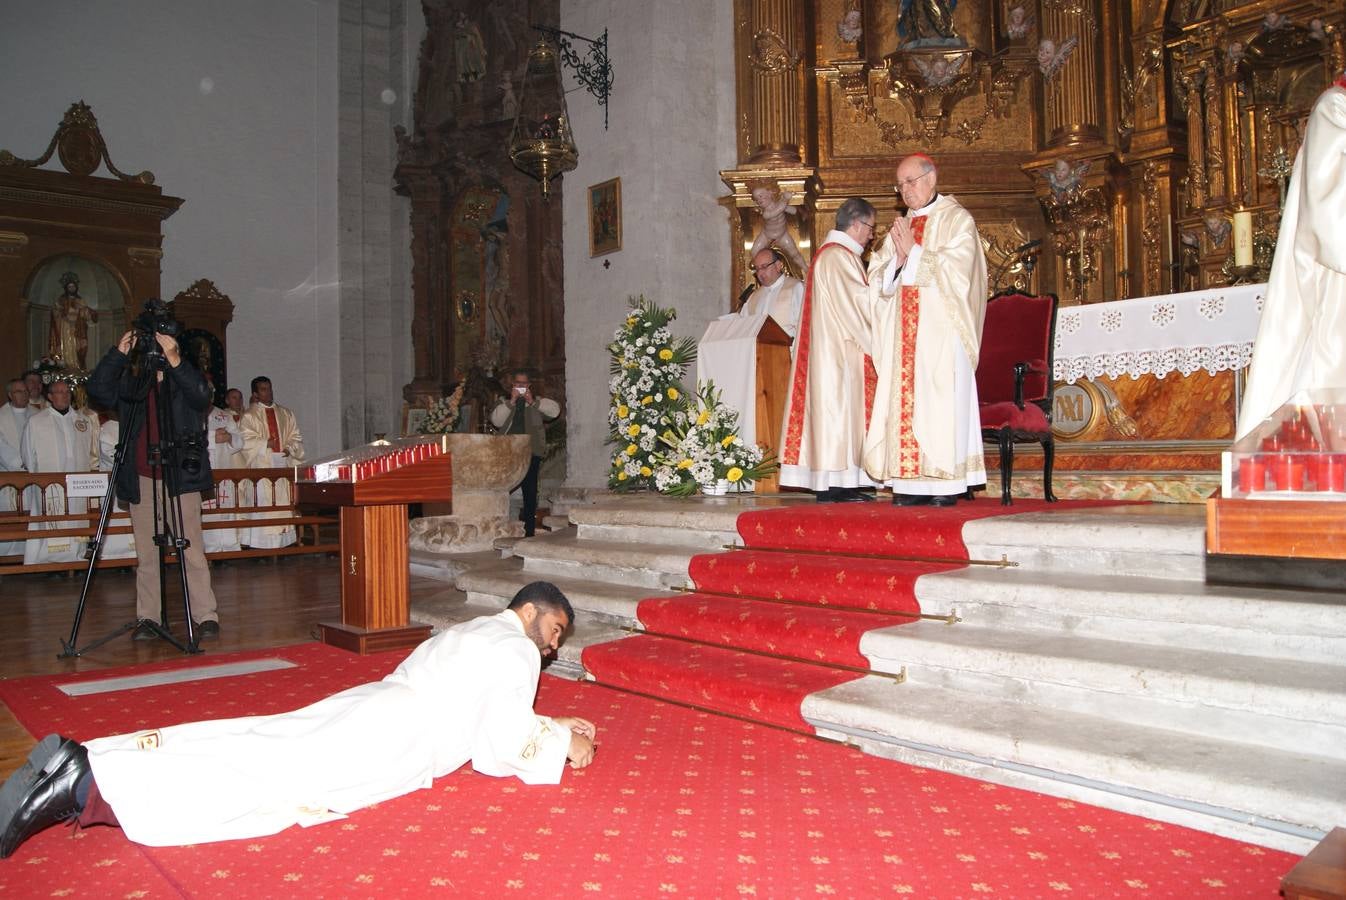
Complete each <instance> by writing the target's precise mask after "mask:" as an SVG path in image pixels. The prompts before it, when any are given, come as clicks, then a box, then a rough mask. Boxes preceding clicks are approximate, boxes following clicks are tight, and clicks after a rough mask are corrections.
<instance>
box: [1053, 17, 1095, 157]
mask: <svg viewBox="0 0 1346 900" xmlns="http://www.w3.org/2000/svg"><path fill="white" fill-rule="evenodd" d="M1099 16H1100V11H1099V9H1098V0H1043V3H1042V39H1043V40H1050V41H1052V42H1053V43H1055V45H1056V52H1057V54H1061V53H1068V54H1069V55H1068V56H1067V57H1066V60H1065V63H1064V65H1062V66H1061V67H1060V70H1059V71H1058V72H1056V74H1055V77H1047V79H1046V93H1045V97H1044V106H1045V109H1044V112H1045V118H1044V121H1045V124H1046V129H1047V134H1048V144H1049V146H1052V147H1073V146H1079V145H1081V144H1092V143H1097V142H1098V141H1099V139H1100V137H1101V134H1102V128H1101V123H1102V116H1101V115H1100V114H1099V108H1100V107H1099V101H1098V92H1099V85H1098V79H1099V48H1098V42H1099V39H1098V21H1099Z"/></svg>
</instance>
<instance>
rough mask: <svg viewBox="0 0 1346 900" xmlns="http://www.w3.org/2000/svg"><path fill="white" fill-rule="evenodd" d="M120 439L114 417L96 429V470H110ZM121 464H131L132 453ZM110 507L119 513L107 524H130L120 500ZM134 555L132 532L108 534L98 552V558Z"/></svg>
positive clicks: (116, 500) (122, 557)
mask: <svg viewBox="0 0 1346 900" xmlns="http://www.w3.org/2000/svg"><path fill="white" fill-rule="evenodd" d="M120 440H121V423H120V422H118V421H117V420H116V419H108V420H107V421H106V422H104V423H103V427H102V428H100V429H99V430H98V471H100V472H111V471H112V464H113V461H114V460H115V459H116V458H117V442H118V441H120ZM122 465H123V466H133V465H135V462H134V461H133V459H132V454H131V453H130V452H128V453H127V454H126V459H125V460H124V461H123V462H122ZM112 509H113V512H114V514H120V515H118V517H117V518H111V517H109V519H108V526H109V527H111V526H113V525H130V524H131V520H130V519H129V518H126V507H125V506H123V505H122V502H121V501H120V500H118V499H116V497H115V495H114V497H113V500H112ZM135 555H136V541H135V535H134V534H109V535H105V536H104V538H103V551H102V553H100V554H99V558H100V559H128V558H129V559H134V558H135Z"/></svg>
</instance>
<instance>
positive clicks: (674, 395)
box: [668, 388, 678, 400]
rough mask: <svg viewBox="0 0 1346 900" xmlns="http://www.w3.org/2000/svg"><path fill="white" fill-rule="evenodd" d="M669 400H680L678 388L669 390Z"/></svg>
mask: <svg viewBox="0 0 1346 900" xmlns="http://www.w3.org/2000/svg"><path fill="white" fill-rule="evenodd" d="M668 399H670V400H676V399H678V389H677V388H669V389H668Z"/></svg>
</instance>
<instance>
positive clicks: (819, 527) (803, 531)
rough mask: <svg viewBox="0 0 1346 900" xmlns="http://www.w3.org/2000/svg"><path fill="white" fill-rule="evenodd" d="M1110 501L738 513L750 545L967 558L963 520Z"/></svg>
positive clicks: (840, 506) (834, 506)
mask: <svg viewBox="0 0 1346 900" xmlns="http://www.w3.org/2000/svg"><path fill="white" fill-rule="evenodd" d="M1110 502H1111V501H1104V502H1098V501H1087V500H1085V501H1070V500H1063V501H1061V502H1060V503H1047V502H1046V501H1045V500H1031V499H1017V500H1015V501H1014V505H1013V506H1001V505H1000V503H999V501H998V500H995V499H987V498H985V497H983V498H980V499H977V500H972V501H967V500H960V501H959V502H958V504H957V505H956V506H950V507H940V508H936V507H930V506H893V505H892V504H891V503H883V502H874V503H824V504H819V505H816V506H808V505H800V506H791V507H789V508H788V509H781V508H777V509H762V510H749V511H748V512H745V513H743V514H742V515H741V516H739V517H738V533H739V535H741V536H742V538H743V542H744V543H745V544H747V545H748V546H749V547H780V548H783V549H787V550H805V551H813V552H823V553H873V554H877V555H883V556H887V555H891V556H899V555H905V556H927V557H934V558H937V559H948V560H959V559H967V547H966V546H965V545H964V544H963V538H962V533H963V523H964V522H966V521H968V520H970V519H985V518H989V517H991V516H1008V515H1015V514H1017V513H1026V512H1042V511H1044V510H1049V509H1056V510H1059V509H1069V508H1072V507H1080V506H1099V505H1109V504H1110Z"/></svg>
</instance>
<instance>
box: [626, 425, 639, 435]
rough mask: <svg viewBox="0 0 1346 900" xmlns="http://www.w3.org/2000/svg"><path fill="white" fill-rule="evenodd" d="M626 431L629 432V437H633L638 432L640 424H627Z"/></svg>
mask: <svg viewBox="0 0 1346 900" xmlns="http://www.w3.org/2000/svg"><path fill="white" fill-rule="evenodd" d="M626 433H627V434H629V435H630V436H631V437H635V436H636V435H638V434H640V426H639V425H636V424H634V423H633V424H631V425H629V426H627V429H626Z"/></svg>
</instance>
